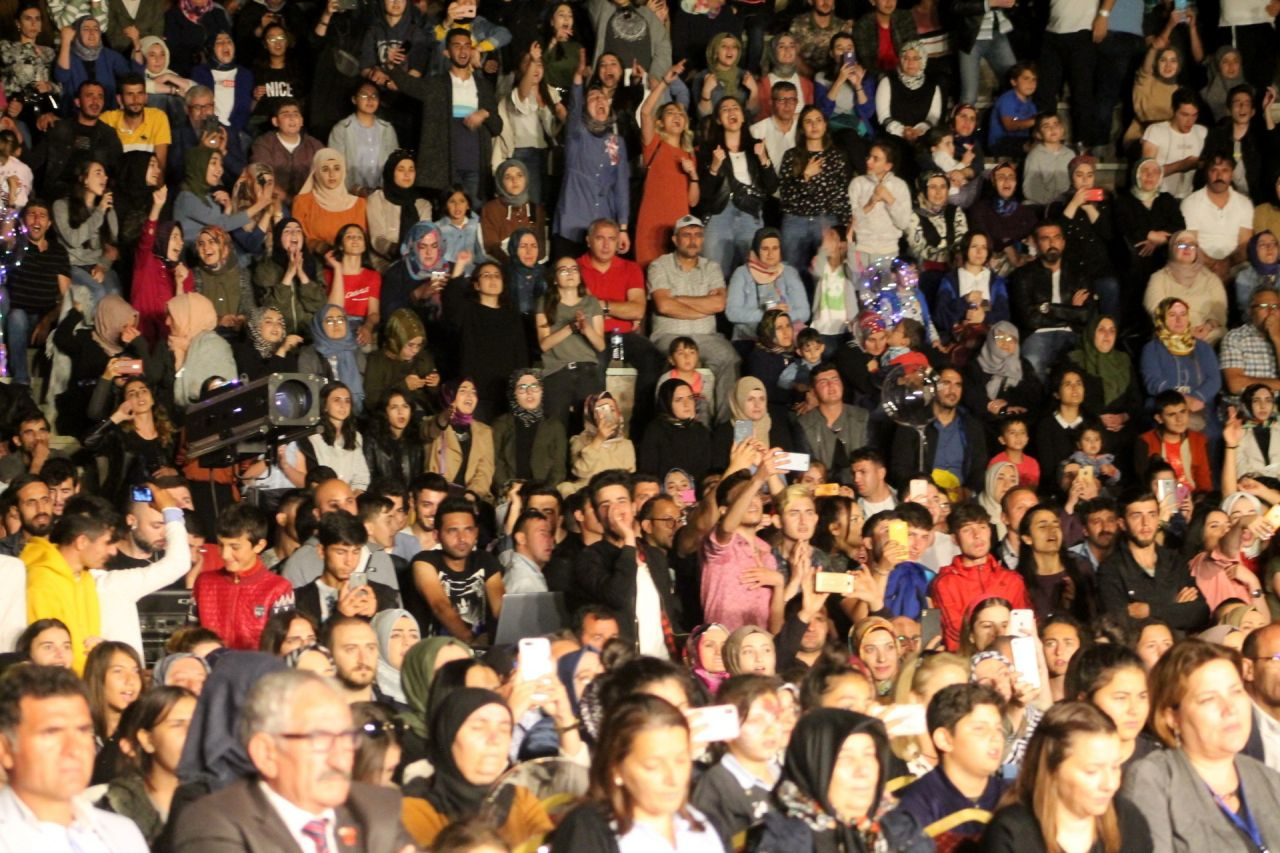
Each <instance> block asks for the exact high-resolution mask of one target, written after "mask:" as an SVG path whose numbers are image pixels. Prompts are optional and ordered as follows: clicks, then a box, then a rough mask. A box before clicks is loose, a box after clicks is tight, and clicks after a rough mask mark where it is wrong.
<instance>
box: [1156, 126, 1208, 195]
mask: <svg viewBox="0 0 1280 853" xmlns="http://www.w3.org/2000/svg"><path fill="white" fill-rule="evenodd" d="M1208 135H1209V129H1208V128H1206V127H1205V126H1204V125H1202V124H1197V125H1193V126H1192V128H1191V130H1189V131H1187V132H1186V133H1179V132H1178V131H1177V130H1175V129H1174V127H1173V125H1172V124H1170V123H1169V122H1167V121H1159V122H1156V123H1155V124H1153V125H1151V126H1150V127H1148V128H1147V129H1146V131H1144V132H1143V134H1142V141H1143V142H1150V143H1151V144H1152V145H1154V146H1155V147H1156V161H1157V162H1158V163H1159V164H1160V165H1161V166H1167V165H1169V164H1170V163H1176V162H1178V161H1179V160H1185V159H1186V158H1188V157H1199V156H1200V152H1201V151H1202V150H1204V140H1205V137H1207V136H1208ZM1194 181H1195V173H1194V172H1190V171H1189V172H1180V173H1178V174H1176V175H1167V176H1165V178H1164V180H1162V181H1161V182H1160V189H1162V190H1164V191H1165V192H1167V193H1169V195H1171V196H1173V197H1174V198H1186V197H1187V196H1189V195H1191V190H1192V189H1193V188H1194Z"/></svg>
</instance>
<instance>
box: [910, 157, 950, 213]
mask: <svg viewBox="0 0 1280 853" xmlns="http://www.w3.org/2000/svg"><path fill="white" fill-rule="evenodd" d="M934 178H942V179H944V180H946V179H947V176H946V175H945V174H943V173H942V170H941V169H929V170H927V171H925V172H921V173H920V177H919V178H917V179H916V188H917V189H918V190H919V191H920V192H919V194H918V195H917V196H916V198H917V199H919V201H920V204H919V206H917V207H916V212H917V213H918V214H922V216H921V218H922V219H923V218H927V217H930V216H938V215H939V214H941V213H942V211H944V210H946V209H947V202H946V201H945V200H944V201H943V202H942V204H937V205H931V204H929V181H931V180H933V179H934Z"/></svg>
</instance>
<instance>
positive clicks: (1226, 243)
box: [1182, 189, 1253, 260]
mask: <svg viewBox="0 0 1280 853" xmlns="http://www.w3.org/2000/svg"><path fill="white" fill-rule="evenodd" d="M1182 218H1183V220H1185V221H1186V223H1187V227H1188V228H1191V229H1194V230H1195V231H1196V232H1197V233H1198V234H1199V237H1200V249H1201V250H1202V251H1203V252H1204V253H1205V254H1206V255H1208V256H1209V257H1211V258H1216V259H1218V260H1221V259H1222V258H1225V257H1226V256H1227V255H1230V254H1231V253H1232V252H1234V251H1235V250H1236V247H1238V246H1239V245H1240V229H1241V228H1247V229H1250V230H1252V228H1253V202H1251V201H1249V199H1248V197H1247V196H1244V195H1241V194H1240V193H1238V192H1236V191H1235V190H1231V189H1229V190H1227V204H1226V206H1225V207H1218V206H1217V205H1216V204H1214V203H1213V201H1212V200H1210V198H1209V191H1208V190H1207V189H1199V190H1196V191H1195V192H1193V193H1192V194H1191V195H1189V196H1187V198H1186V199H1185V200H1184V201H1183V202H1182Z"/></svg>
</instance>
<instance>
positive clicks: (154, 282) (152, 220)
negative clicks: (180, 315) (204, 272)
mask: <svg viewBox="0 0 1280 853" xmlns="http://www.w3.org/2000/svg"><path fill="white" fill-rule="evenodd" d="M168 195H169V188H168V187H166V186H163V185H162V186H160V187H159V188H158V189H157V190H156V191H155V192H154V193H153V194H152V203H151V211H150V213H149V214H148V215H147V218H146V222H144V223H143V225H142V233H141V235H140V236H139V238H138V248H137V251H136V252H135V253H134V255H133V287H132V288H131V289H130V291H129V298H130V299H131V300H132V304H133V307H134V308H136V309H137V310H138V328H139V329H140V330H141V332H142V335H143V337H145V338H146V339H147V341H148V342H149V343H151V344H153V345H154V344H155V343H156V342H157V341H159V340H160V339H161V338H162V337H164V306H165V304H166V303H167V302H168V301H169V300H170V299H172V298H173V297H175V296H177V295H178V294H179V293H190V292H191V291H193V290H195V287H196V281H195V277H194V276H193V275H192V274H191V270H190V269H189V268H188V267H187V265H186V264H184V263H183V262H182V250H183V237H182V226H181V225H179V224H178V223H177V222H174V221H173V220H165V221H163V222H162V221H160V215H161V211H162V210H163V209H164V204H165V199H166V198H168ZM10 353H11V356H10V357H11V359H12V358H16V357H17V356H16V353H15V352H14V348H13V344H12V342H10ZM22 361H23V359H19V363H21V362H22Z"/></svg>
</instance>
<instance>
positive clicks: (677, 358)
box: [658, 335, 711, 428]
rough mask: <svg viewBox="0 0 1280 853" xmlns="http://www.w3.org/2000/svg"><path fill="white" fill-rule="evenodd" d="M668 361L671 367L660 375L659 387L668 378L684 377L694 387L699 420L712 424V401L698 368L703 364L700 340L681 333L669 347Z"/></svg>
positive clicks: (704, 424)
mask: <svg viewBox="0 0 1280 853" xmlns="http://www.w3.org/2000/svg"><path fill="white" fill-rule="evenodd" d="M667 363H668V364H670V365H671V369H670V370H668V371H667V372H666V373H664V374H662V375H661V376H659V377H658V387H661V386H662V383H663V382H666V381H667V380H668V379H682V380H684V381H685V382H687V383H689V387H690V388H692V389H693V397H694V400H696V401H697V407H698V420H699V421H701V422H702V424H703V426H706V427H708V428H710V426H711V403H710V401H709V400H708V399H707V394H706V392H705V389H703V387H702V386H703V381H702V374H701V373H700V372H699V371H698V368H699V367H701V366H702V358H701V354H700V352H699V351H698V342H697V341H695V340H694V339H693V338H690V337H686V336H684V335H681V336H680V337H677V338H675V339H673V340H672V341H671V345H670V346H669V347H668V348H667Z"/></svg>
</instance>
